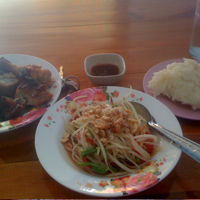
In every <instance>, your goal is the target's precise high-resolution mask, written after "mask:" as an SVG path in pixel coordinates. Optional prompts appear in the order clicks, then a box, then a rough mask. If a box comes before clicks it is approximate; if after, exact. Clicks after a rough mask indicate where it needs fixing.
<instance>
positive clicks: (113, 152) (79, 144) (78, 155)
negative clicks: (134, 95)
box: [61, 99, 159, 176]
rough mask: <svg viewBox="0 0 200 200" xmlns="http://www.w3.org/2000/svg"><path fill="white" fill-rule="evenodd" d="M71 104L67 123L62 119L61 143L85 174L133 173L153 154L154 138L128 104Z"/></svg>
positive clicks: (155, 139) (155, 142)
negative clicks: (72, 110)
mask: <svg viewBox="0 0 200 200" xmlns="http://www.w3.org/2000/svg"><path fill="white" fill-rule="evenodd" d="M71 104H73V105H72V106H73V108H74V110H75V112H74V114H73V115H72V119H71V120H70V121H67V120H66V119H65V118H64V117H62V118H63V121H64V125H65V129H66V133H64V134H63V136H62V139H61V143H62V144H63V145H64V147H65V149H66V150H67V151H69V152H71V156H72V159H73V160H74V161H75V163H77V165H78V166H80V167H81V168H83V169H84V170H85V171H86V172H88V173H90V174H92V175H97V174H98V175H106V176H118V175H126V174H130V173H134V172H136V170H138V169H141V167H142V166H144V165H146V164H147V163H148V162H149V161H150V159H151V156H152V155H154V154H155V153H156V146H157V145H158V142H159V140H158V138H157V136H156V135H153V134H151V132H150V130H149V129H148V127H147V122H146V120H145V119H144V118H143V117H142V116H140V115H138V114H137V112H136V110H135V108H134V107H133V105H132V104H131V103H130V102H128V101H126V100H124V99H122V100H121V101H120V102H118V103H115V104H114V103H113V102H112V101H111V103H108V102H98V101H93V102H91V103H90V104H89V105H81V104H79V103H77V102H76V100H75V99H74V100H73V101H72V102H71ZM66 121H67V122H66Z"/></svg>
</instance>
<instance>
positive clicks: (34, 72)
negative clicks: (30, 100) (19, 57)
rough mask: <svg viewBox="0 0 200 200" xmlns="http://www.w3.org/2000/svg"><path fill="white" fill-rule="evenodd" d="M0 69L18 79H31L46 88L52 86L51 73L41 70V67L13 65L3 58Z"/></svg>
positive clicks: (0, 61)
mask: <svg viewBox="0 0 200 200" xmlns="http://www.w3.org/2000/svg"><path fill="white" fill-rule="evenodd" d="M0 69H1V71H5V72H13V73H14V74H15V75H16V76H17V77H18V78H20V77H21V76H28V77H31V78H33V79H35V80H36V81H39V82H40V83H41V84H45V85H46V86H47V87H50V86H51V84H52V80H51V75H52V74H51V71H50V70H48V69H42V66H41V65H34V64H30V65H15V64H12V63H11V62H10V61H8V60H6V59H5V58H4V57H1V58H0Z"/></svg>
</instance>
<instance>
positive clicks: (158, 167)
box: [35, 86, 182, 197]
mask: <svg viewBox="0 0 200 200" xmlns="http://www.w3.org/2000/svg"><path fill="white" fill-rule="evenodd" d="M129 91H130V89H129V88H123V87H114V86H113V87H112V86H109V87H107V86H104V87H95V88H89V89H84V90H80V91H78V92H74V93H72V94H70V95H68V96H66V97H65V98H63V99H61V100H60V101H58V102H57V103H56V104H54V105H53V106H52V107H51V108H50V109H49V110H48V111H47V112H46V113H45V114H44V116H43V117H42V119H41V120H40V122H39V124H38V127H37V130H36V136H35V147H36V152H37V155H38V158H39V161H40V162H41V164H42V166H43V167H44V169H45V170H46V171H47V173H48V174H49V175H50V176H51V177H53V178H54V179H55V180H56V181H57V182H59V183H60V184H62V185H63V186H65V187H67V188H69V189H71V190H74V191H76V192H79V193H83V194H87V195H93V196H97V197H119V196H123V195H130V194H134V193H138V192H141V191H143V190H145V189H147V188H150V187H152V186H154V185H155V184H157V183H159V182H160V181H161V180H163V179H164V178H165V177H166V176H167V175H168V174H169V173H170V172H171V171H172V169H173V168H174V167H175V165H176V164H177V162H178V160H179V158H180V155H181V151H180V150H179V149H177V148H176V147H174V146H172V145H168V146H167V147H165V148H164V150H161V151H159V152H158V153H157V154H156V155H155V156H153V157H152V158H151V162H150V163H149V164H148V165H147V166H145V167H144V168H142V169H141V170H138V171H137V173H135V174H131V175H128V176H124V177H116V178H108V177H105V176H92V175H89V174H87V173H86V172H84V171H82V170H81V169H79V168H78V167H77V166H76V165H75V164H74V163H73V162H72V160H71V158H70V157H69V155H68V154H67V152H66V150H65V149H64V147H63V145H62V144H61V143H60V140H61V138H62V135H63V134H64V133H65V128H64V124H63V120H62V118H61V117H62V116H64V117H65V118H66V119H68V120H70V118H71V114H72V113H73V110H70V107H69V105H70V101H72V100H73V99H74V98H76V97H78V96H82V95H87V97H86V98H81V99H79V100H78V101H79V102H80V103H86V104H87V103H90V102H91V101H108V100H109V99H110V97H111V96H112V98H113V101H117V100H119V99H121V98H122V97H124V96H125V95H127V94H128V93H129ZM127 100H129V101H138V102H140V103H141V104H143V105H145V106H146V107H147V108H148V109H149V111H150V112H151V113H152V115H153V116H154V117H155V119H156V120H157V122H158V123H160V124H161V125H162V126H163V127H166V128H168V129H169V130H171V131H174V132H176V133H177V134H179V135H182V130H181V127H180V125H179V122H178V121H177V119H176V117H175V116H174V114H173V113H172V112H171V111H170V110H169V109H168V108H167V107H166V106H165V105H164V104H162V103H161V102H160V101H158V100H156V99H155V98H153V97H151V96H150V95H147V94H145V93H142V92H140V91H136V90H132V91H131V95H130V97H129V98H128V99H127ZM66 109H67V110H68V111H66ZM166 144H168V142H167V141H166V140H165V139H164V138H162V137H161V141H160V145H166Z"/></svg>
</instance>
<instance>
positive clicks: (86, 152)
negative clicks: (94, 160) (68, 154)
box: [81, 146, 97, 157]
mask: <svg viewBox="0 0 200 200" xmlns="http://www.w3.org/2000/svg"><path fill="white" fill-rule="evenodd" d="M96 152H97V149H96V147H95V146H94V147H91V148H88V149H85V150H83V151H81V157H85V156H91V155H93V154H94V153H96Z"/></svg>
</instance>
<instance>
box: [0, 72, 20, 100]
mask: <svg viewBox="0 0 200 200" xmlns="http://www.w3.org/2000/svg"><path fill="white" fill-rule="evenodd" d="M18 84H19V79H18V78H17V77H16V76H15V75H14V74H13V73H12V72H10V73H4V74H2V75H0V96H9V97H13V96H14V94H15V90H16V88H17V86H18Z"/></svg>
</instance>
